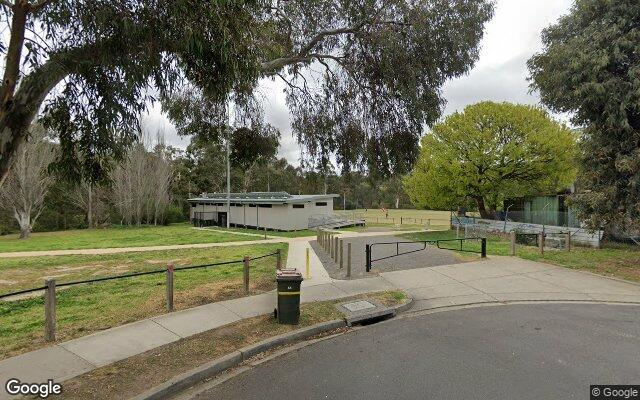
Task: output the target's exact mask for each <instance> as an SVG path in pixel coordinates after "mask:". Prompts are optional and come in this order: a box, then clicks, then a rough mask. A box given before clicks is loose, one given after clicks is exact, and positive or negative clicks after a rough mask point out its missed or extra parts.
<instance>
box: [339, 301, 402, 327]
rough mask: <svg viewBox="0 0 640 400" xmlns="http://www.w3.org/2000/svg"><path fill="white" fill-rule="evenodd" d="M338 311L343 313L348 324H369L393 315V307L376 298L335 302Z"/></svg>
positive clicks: (394, 313)
mask: <svg viewBox="0 0 640 400" xmlns="http://www.w3.org/2000/svg"><path fill="white" fill-rule="evenodd" d="M336 308H337V309H338V311H340V312H341V313H343V314H344V316H345V317H344V319H345V321H346V322H347V325H348V326H352V325H354V324H360V325H370V324H373V323H376V322H380V321H382V320H385V319H387V318H391V317H394V316H395V315H396V312H395V310H394V309H392V308H389V307H386V306H384V305H382V304H381V303H379V302H378V301H376V300H358V301H350V302H345V303H340V304H336Z"/></svg>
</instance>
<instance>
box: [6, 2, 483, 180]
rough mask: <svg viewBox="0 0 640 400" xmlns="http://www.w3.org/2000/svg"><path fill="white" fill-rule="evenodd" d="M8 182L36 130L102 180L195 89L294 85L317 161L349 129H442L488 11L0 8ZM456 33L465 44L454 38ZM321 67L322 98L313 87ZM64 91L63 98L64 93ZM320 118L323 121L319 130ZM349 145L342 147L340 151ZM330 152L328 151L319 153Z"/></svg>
mask: <svg viewBox="0 0 640 400" xmlns="http://www.w3.org/2000/svg"><path fill="white" fill-rule="evenodd" d="M0 7H1V8H2V12H1V13H0V23H2V24H3V25H5V26H9V27H10V28H9V29H8V30H7V35H4V36H3V38H5V39H4V40H3V41H0V51H1V52H2V53H3V55H4V56H5V61H6V62H5V68H4V72H3V79H2V83H1V85H2V86H1V87H0V183H2V182H3V181H4V179H5V177H6V173H7V171H8V169H9V166H10V165H11V163H12V161H13V159H14V156H15V154H16V152H17V150H18V148H19V147H20V146H21V145H22V143H24V141H25V139H26V137H27V128H28V126H29V124H30V123H31V121H32V120H33V119H34V118H35V117H36V116H37V115H38V113H39V112H40V110H43V115H42V116H43V121H44V123H45V124H46V125H47V126H48V127H50V128H54V130H55V131H56V132H57V133H58V140H59V142H60V145H61V146H60V148H61V152H60V155H59V156H58V160H57V162H56V164H55V165H56V167H57V168H58V169H61V170H64V171H66V172H67V173H68V174H69V175H79V174H85V175H92V176H93V175H99V174H100V173H101V171H103V170H104V169H105V168H106V167H108V165H109V162H110V160H112V159H113V158H115V159H117V158H120V157H122V156H123V155H124V154H125V152H126V147H127V146H128V145H129V144H130V143H131V142H133V141H135V140H136V139H137V136H138V135H137V134H136V130H135V129H134V128H136V127H137V125H138V115H139V114H140V112H142V111H144V110H145V109H146V107H147V105H148V104H149V103H150V102H151V101H153V100H154V98H155V96H157V95H159V96H164V95H166V94H167V93H168V92H170V91H172V90H173V89H175V87H176V86H178V85H182V84H183V83H184V82H188V84H189V85H193V86H194V87H197V88H198V89H200V90H202V92H203V93H204V94H205V95H206V96H207V97H208V98H210V99H212V101H216V102H218V103H222V102H224V101H225V100H226V99H227V98H228V97H229V95H230V94H231V93H234V94H250V93H251V92H252V91H253V90H254V88H255V87H256V84H257V82H258V80H259V79H260V78H262V77H274V78H281V79H284V80H285V81H286V82H287V87H288V89H287V91H288V100H289V105H290V106H291V108H292V109H293V110H294V115H295V117H296V120H297V121H299V123H298V124H297V125H296V127H299V128H301V127H303V126H304V125H307V126H308V123H307V122H310V123H313V121H314V120H317V119H318V118H320V117H328V118H329V119H328V124H327V127H328V128H327V129H326V130H324V131H321V132H320V131H309V132H308V133H307V131H306V130H305V129H297V130H296V132H297V133H298V138H299V140H300V142H301V143H303V144H304V145H305V146H307V148H308V149H309V151H308V153H307V154H309V155H310V156H311V157H316V156H318V154H319V151H320V152H332V151H335V148H336V147H335V146H336V144H335V143H336V142H337V141H336V137H339V136H340V135H341V134H342V132H344V131H345V130H344V129H342V128H343V127H344V126H346V124H347V123H348V122H349V121H352V122H353V123H357V124H358V125H360V127H361V128H362V131H363V132H366V134H367V135H368V136H384V135H386V134H387V133H388V132H391V131H398V130H404V131H409V132H414V135H416V137H415V139H414V143H416V144H417V137H418V136H419V134H420V131H421V129H422V126H423V124H425V123H431V122H433V121H436V120H437V118H438V117H439V115H440V112H441V110H442V106H443V99H442V98H441V91H440V88H441V86H442V84H443V83H444V82H445V81H446V80H447V79H449V78H451V77H455V76H459V75H461V74H464V73H465V72H467V71H468V70H469V69H470V68H471V66H472V65H473V63H474V61H475V60H476V59H477V57H478V43H479V42H480V39H481V37H482V35H483V26H484V23H485V22H486V21H487V20H488V19H489V18H491V16H492V13H493V4H492V2H491V1H490V0H457V1H446V0H437V1H418V2H416V1H409V0H382V1H371V0H354V1H344V0H309V1H260V0H244V1H239V0H229V1H223V0H208V1H192V0H76V1H61V0H0ZM452 32H455V34H451V33H452ZM318 66H320V68H324V69H325V72H324V74H323V76H322V79H320V80H319V85H320V87H319V88H318V87H313V85H310V86H307V85H306V84H305V83H304V82H305V81H306V79H307V78H306V77H307V76H310V75H313V72H311V71H312V70H317V69H318V68H317V67H318ZM54 88H55V90H54ZM318 116H319V117H318ZM340 142H341V143H345V141H340ZM318 149H320V150H318Z"/></svg>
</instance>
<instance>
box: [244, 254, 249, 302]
mask: <svg viewBox="0 0 640 400" xmlns="http://www.w3.org/2000/svg"><path fill="white" fill-rule="evenodd" d="M243 275H244V293H245V294H249V257H247V256H245V257H244V270H243Z"/></svg>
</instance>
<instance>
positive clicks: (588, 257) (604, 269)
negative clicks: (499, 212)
mask: <svg viewBox="0 0 640 400" xmlns="http://www.w3.org/2000/svg"><path fill="white" fill-rule="evenodd" d="M403 236H404V237H407V238H410V239H412V240H437V239H449V238H455V232H453V231H445V232H427V233H410V234H405V235H403ZM465 249H474V250H479V249H480V245H479V243H478V242H469V243H466V244H465ZM487 254H489V255H492V254H493V255H500V256H508V255H509V254H510V243H509V240H508V239H506V238H502V237H500V236H496V235H490V236H488V237H487ZM516 254H517V255H518V257H521V258H524V259H527V260H533V261H541V262H547V263H550V264H554V265H559V266H563V267H567V268H572V269H580V270H585V271H589V272H593V273H596V274H600V275H605V276H612V277H617V278H621V279H625V280H630V281H635V282H640V247H639V246H631V245H617V246H611V247H605V248H603V249H593V248H589V247H578V246H573V248H572V249H571V251H570V252H566V251H562V250H551V249H548V250H546V251H545V253H544V255H542V256H541V255H540V254H539V253H538V249H537V248H536V247H529V246H520V245H519V246H518V247H517V253H516Z"/></svg>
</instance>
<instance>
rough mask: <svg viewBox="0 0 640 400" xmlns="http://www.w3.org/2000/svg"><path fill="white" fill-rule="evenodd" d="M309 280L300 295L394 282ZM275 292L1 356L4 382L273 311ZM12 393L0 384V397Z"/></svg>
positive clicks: (89, 363) (81, 369)
mask: <svg viewBox="0 0 640 400" xmlns="http://www.w3.org/2000/svg"><path fill="white" fill-rule="evenodd" d="M309 282H311V281H308V282H307V283H306V284H305V287H304V290H303V292H302V298H301V301H302V302H303V303H308V302H314V301H325V300H333V299H338V298H343V297H350V296H355V295H358V294H362V293H367V292H377V291H382V290H387V289H390V288H392V286H391V284H389V283H388V282H387V281H385V280H384V279H382V278H370V279H363V280H357V281H341V282H331V283H317V282H316V283H317V284H314V285H311V284H309ZM275 305H276V294H275V292H270V293H264V294H259V295H256V296H248V297H242V298H238V299H234V300H227V301H222V302H218V303H211V304H206V305H203V306H199V307H194V308H190V309H187V310H182V311H177V312H173V313H170V314H164V315H160V316H157V317H154V318H149V319H145V320H142V321H138V322H134V323H131V324H127V325H123V326H119V327H116V328H112V329H107V330H104V331H101V332H97V333H95V334H92V335H89V336H85V337H81V338H78V339H73V340H70V341H67V342H62V343H59V344H56V345H53V346H50V347H46V348H43V349H40V350H35V351H32V352H29V353H25V354H22V355H19V356H15V357H12V358H8V359H6V360H2V361H0V382H3V383H4V382H6V381H7V380H9V379H10V378H18V379H20V380H21V381H22V382H29V383H33V382H46V381H47V379H53V380H54V381H56V382H62V381H64V380H66V379H70V378H72V377H75V376H78V375H80V374H83V373H85V372H88V371H91V370H93V369H95V368H99V367H102V366H105V365H108V364H111V363H114V362H116V361H119V360H123V359H125V358H128V357H131V356H134V355H136V354H140V353H143V352H145V351H148V350H151V349H153V348H156V347H159V346H162V345H165V344H168V343H171V342H175V341H177V340H180V339H182V338H187V337H189V336H192V335H195V334H197V333H200V332H204V331H207V330H210V329H215V328H218V327H220V326H223V325H227V324H230V323H233V322H236V321H239V320H241V319H244V318H250V317H255V316H258V315H263V314H269V313H272V312H273V310H274V308H275ZM8 398H11V397H10V396H8V394H7V393H6V392H5V391H4V389H0V399H8Z"/></svg>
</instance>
